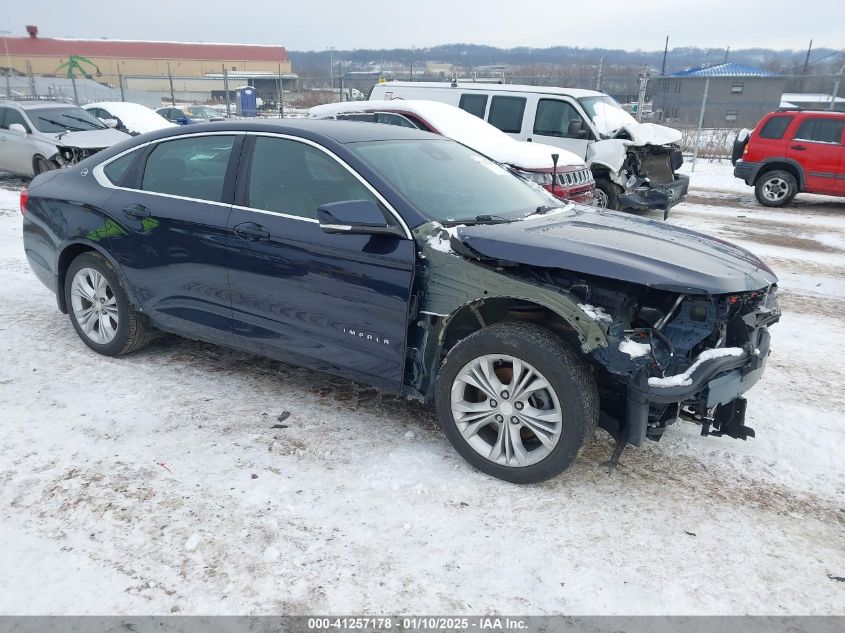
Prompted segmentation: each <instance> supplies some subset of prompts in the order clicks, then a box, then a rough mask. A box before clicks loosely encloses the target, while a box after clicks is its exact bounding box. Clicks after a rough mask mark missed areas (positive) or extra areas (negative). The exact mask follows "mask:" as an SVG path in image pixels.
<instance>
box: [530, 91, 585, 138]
mask: <svg viewBox="0 0 845 633" xmlns="http://www.w3.org/2000/svg"><path fill="white" fill-rule="evenodd" d="M587 129H588V128H587V126H586V125H585V124H584V119H583V117H582V116H581V115H580V114H578V111H577V110H576V109H575V108H574V107H573V106H572V104H570V103H567V102H566V101H560V100H558V99H540V102H539V103H538V104H537V114H536V116H535V117H534V134H540V135H542V136H558V137H562V138H585V134H584V133H585V132H586V131H587Z"/></svg>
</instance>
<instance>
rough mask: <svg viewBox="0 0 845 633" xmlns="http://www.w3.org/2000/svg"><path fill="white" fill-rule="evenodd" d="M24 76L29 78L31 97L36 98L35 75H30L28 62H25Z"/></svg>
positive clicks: (30, 69)
mask: <svg viewBox="0 0 845 633" xmlns="http://www.w3.org/2000/svg"><path fill="white" fill-rule="evenodd" d="M26 74H27V76H28V77H29V91H30V92H31V93H32V96H33V97H37V96H38V91H37V90H36V89H35V75H33V74H32V64H30V63H29V60H26Z"/></svg>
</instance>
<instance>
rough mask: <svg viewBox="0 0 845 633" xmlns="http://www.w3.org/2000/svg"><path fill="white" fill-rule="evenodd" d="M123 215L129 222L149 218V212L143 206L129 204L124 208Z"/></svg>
mask: <svg viewBox="0 0 845 633" xmlns="http://www.w3.org/2000/svg"><path fill="white" fill-rule="evenodd" d="M123 215H125V216H126V217H127V218H129V219H130V220H141V219H143V218H148V217H150V210H149V209H148V208H147V207H145V206H144V205H143V204H130V205H129V206H128V207H124V209H123Z"/></svg>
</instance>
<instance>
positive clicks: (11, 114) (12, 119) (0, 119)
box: [0, 108, 31, 132]
mask: <svg viewBox="0 0 845 633" xmlns="http://www.w3.org/2000/svg"><path fill="white" fill-rule="evenodd" d="M3 111H5V115H4V114H3ZM13 123H20V124H21V125H22V126H23V128H24V129H25V130H26V131H27V132H30V131H31V130H30V129H29V126H28V125H27V124H26V120H25V119H24V118H23V115H22V114H21V113H20V112H18V111H17V110H15V109H14V108H0V128H2V129H4V130H8V129H9V126H10V125H12V124H13Z"/></svg>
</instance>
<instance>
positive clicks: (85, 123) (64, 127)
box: [29, 107, 107, 134]
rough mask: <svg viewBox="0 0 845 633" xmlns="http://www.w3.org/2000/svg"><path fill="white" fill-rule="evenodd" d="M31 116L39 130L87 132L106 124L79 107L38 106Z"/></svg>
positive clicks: (100, 128)
mask: <svg viewBox="0 0 845 633" xmlns="http://www.w3.org/2000/svg"><path fill="white" fill-rule="evenodd" d="M29 118H30V119H32V124H33V125H34V126H35V128H36V129H37V130H38V131H39V132H47V133H48V134H51V133H56V132H86V131H88V130H105V129H107V128H106V125H105V124H104V123H103V122H102V121H100V120H99V119H98V118H97V117H95V116H94V115H93V114H91V113H90V112H87V111H86V110H83V109H82V108H77V107H70V108H69V107H64V108H38V109H36V110H31V111H30V115H29Z"/></svg>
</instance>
